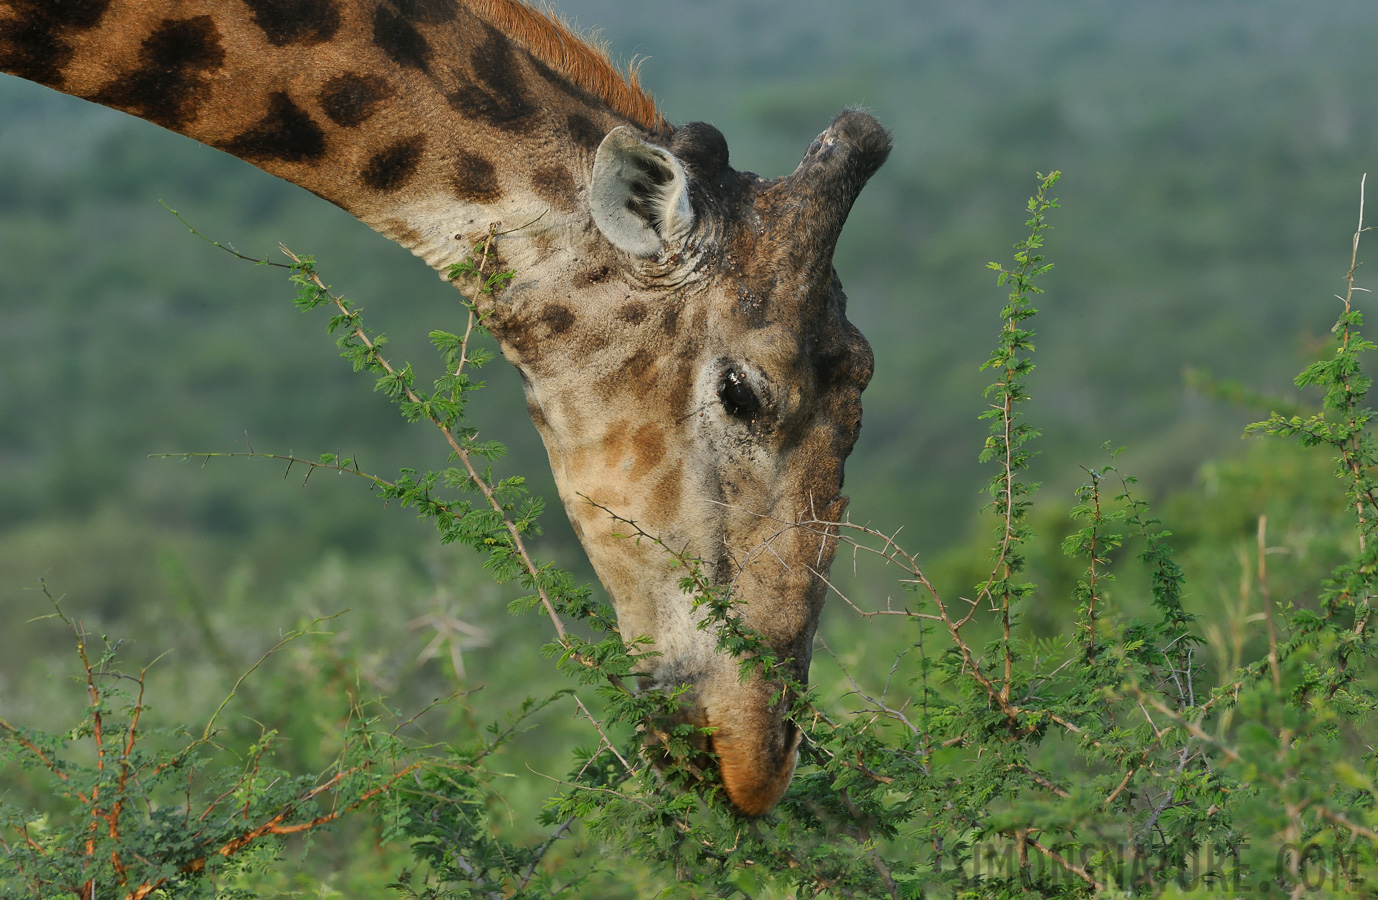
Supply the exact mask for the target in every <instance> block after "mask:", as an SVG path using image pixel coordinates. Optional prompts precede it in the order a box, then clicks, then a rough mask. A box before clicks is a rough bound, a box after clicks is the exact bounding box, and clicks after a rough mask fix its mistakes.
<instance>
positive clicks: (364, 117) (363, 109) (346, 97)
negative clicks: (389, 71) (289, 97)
mask: <svg viewBox="0 0 1378 900" xmlns="http://www.w3.org/2000/svg"><path fill="white" fill-rule="evenodd" d="M395 93H396V91H394V90H393V87H392V85H390V84H388V81H387V79H386V78H382V77H380V76H378V75H357V74H355V73H353V72H350V73H348V74H345V75H336V76H335V77H334V78H332V79H330V80H329V81H327V82H326V83H325V88H324V89H323V90H322V91H321V94H320V97H319V101H320V104H321V109H322V110H324V111H325V114H326V115H327V116H329V117H330V121H332V122H334V123H335V124H336V125H339V126H341V127H344V128H354V127H356V126H358V125H362V124H363V123H364V122H366V121H368V120H369V118H370V117H372V116H373V114H374V113H375V112H377V111H378V107H379V106H380V105H382V103H383V102H384V101H385V100H390V99H392V97H393V95H394V94H395Z"/></svg>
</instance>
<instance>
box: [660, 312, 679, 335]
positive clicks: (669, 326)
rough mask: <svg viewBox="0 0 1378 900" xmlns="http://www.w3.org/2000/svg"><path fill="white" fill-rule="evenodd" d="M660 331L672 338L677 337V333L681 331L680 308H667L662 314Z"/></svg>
mask: <svg viewBox="0 0 1378 900" xmlns="http://www.w3.org/2000/svg"><path fill="white" fill-rule="evenodd" d="M660 330H661V331H664V332H665V333H666V334H667V335H669V336H670V337H674V336H675V332H676V331H678V330H679V307H678V306H667V307H665V311H664V312H663V313H661V314H660Z"/></svg>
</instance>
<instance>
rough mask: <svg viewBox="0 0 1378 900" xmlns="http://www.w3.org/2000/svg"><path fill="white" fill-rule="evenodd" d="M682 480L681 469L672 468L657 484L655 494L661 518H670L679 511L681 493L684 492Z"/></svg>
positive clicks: (657, 510)
mask: <svg viewBox="0 0 1378 900" xmlns="http://www.w3.org/2000/svg"><path fill="white" fill-rule="evenodd" d="M682 480H683V478H682V476H681V475H680V470H679V468H678V467H672V468H671V469H670V471H668V472H666V473H665V474H664V475H662V476H661V477H660V480H659V481H657V482H656V486H655V494H654V496H655V499H656V512H657V513H659V514H660V515H661V516H663V517H669V516H672V515H674V514H675V513H676V512H678V511H679V500H680V491H681V490H683V488H682V487H681V484H680V483H681V481H682Z"/></svg>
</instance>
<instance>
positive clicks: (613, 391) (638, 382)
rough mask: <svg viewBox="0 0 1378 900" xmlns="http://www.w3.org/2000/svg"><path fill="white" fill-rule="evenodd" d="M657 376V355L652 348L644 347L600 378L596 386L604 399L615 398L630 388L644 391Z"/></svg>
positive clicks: (635, 390)
mask: <svg viewBox="0 0 1378 900" xmlns="http://www.w3.org/2000/svg"><path fill="white" fill-rule="evenodd" d="M656 377H657V369H656V366H655V357H653V356H652V355H651V351H650V350H647V349H646V348H645V347H642V348H641V349H639V350H637V351H636V352H635V353H633V354H632V355H631V356H629V357H627V358H626V359H625V360H623V361H622V365H620V366H618V367H617V369H616V370H614V371H612V372H610V373H608V374H607V375H604V376H603V377H602V378H599V379H598V381H597V383H596V384H595V385H594V388H595V389H596V390H597V391H598V395H599V396H600V397H602V398H603V399H604V400H613V399H615V398H617V397H620V396H624V395H626V394H627V393H628V391H629V389H634V393H636V394H638V395H640V394H642V393H644V392H645V389H646V388H647V387H649V386H650V385H651V384H654V383H655V380H656Z"/></svg>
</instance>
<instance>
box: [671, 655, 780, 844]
mask: <svg viewBox="0 0 1378 900" xmlns="http://www.w3.org/2000/svg"><path fill="white" fill-rule="evenodd" d="M734 688H735V690H733V691H732V692H731V694H730V695H729V697H728V699H727V700H726V702H724V703H722V704H720V705H718V706H717V708H714V705H713V704H712V703H711V701H710V702H709V703H707V704H705V703H704V698H703V697H702V695H701V694H698V692H695V694H694V695H691V698H690V699H689V701H688V702H687V703H686V704H685V706H684V707H683V708H682V709H681V711H680V712H679V714H677V715H675V716H673V717H670V718H668V719H665V720H661V721H660V722H658V723H655V724H654V725H652V726H651V727H648V728H647V729H646V732H645V745H646V746H645V752H646V755H647V757H648V759H649V760H650V762H651V764H652V765H653V766H654V767H655V768H656V769H657V770H659V771H660V772H661V773H663V774H665V775H667V776H669V779H668V780H674V779H675V776H672V775H670V773H672V772H676V773H679V774H680V775H687V776H688V780H689V784H690V785H691V786H697V785H704V784H706V783H708V782H711V781H712V780H713V779H712V777H711V775H710V774H709V773H710V772H711V770H713V769H714V768H716V769H717V771H718V775H719V778H720V779H721V783H722V788H723V792H724V793H725V794H726V795H727V799H728V801H729V802H730V803H731V805H732V807H733V808H734V809H735V810H736V811H737V812H738V813H739V814H741V815H743V816H745V817H748V818H757V817H759V816H763V815H765V814H766V813H768V812H770V810H772V809H773V808H774V807H775V805H776V804H777V803H778V802H779V801H780V798H781V797H783V796H784V793H785V791H786V789H788V787H789V784H790V781H791V779H792V778H793V777H794V769H795V764H796V762H797V759H798V751H799V744H800V742H801V740H802V738H803V735H802V733H801V732H800V731H799V728H798V727H797V726H796V725H795V724H794V723H793V722H791V721H790V720H789V719H787V718H784V715H783V713H784V711H785V710H787V709H788V705H787V704H784V703H777V704H764V708H762V707H760V706H757V707H754V708H753V707H751V706H749V705H748V704H749V701H750V698H751V697H752V696H753V695H755V694H758V693H759V692H760V690H761V689H763V688H765V686H764V685H762V684H753V683H750V682H748V683H746V684H737V685H735V686H734ZM683 724H689V725H693V726H694V727H695V729H696V731H695V733H694V734H693V735H692V736H691V737H690V739H689V747H690V749H689V752H688V753H685V754H683V755H676V754H673V753H672V752H671V751H670V749H669V748H668V747H667V746H666V745H667V741H668V736H669V734H670V733H671V732H672V730H673V729H674V727H675V726H678V725H683ZM681 746H682V745H681Z"/></svg>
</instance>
